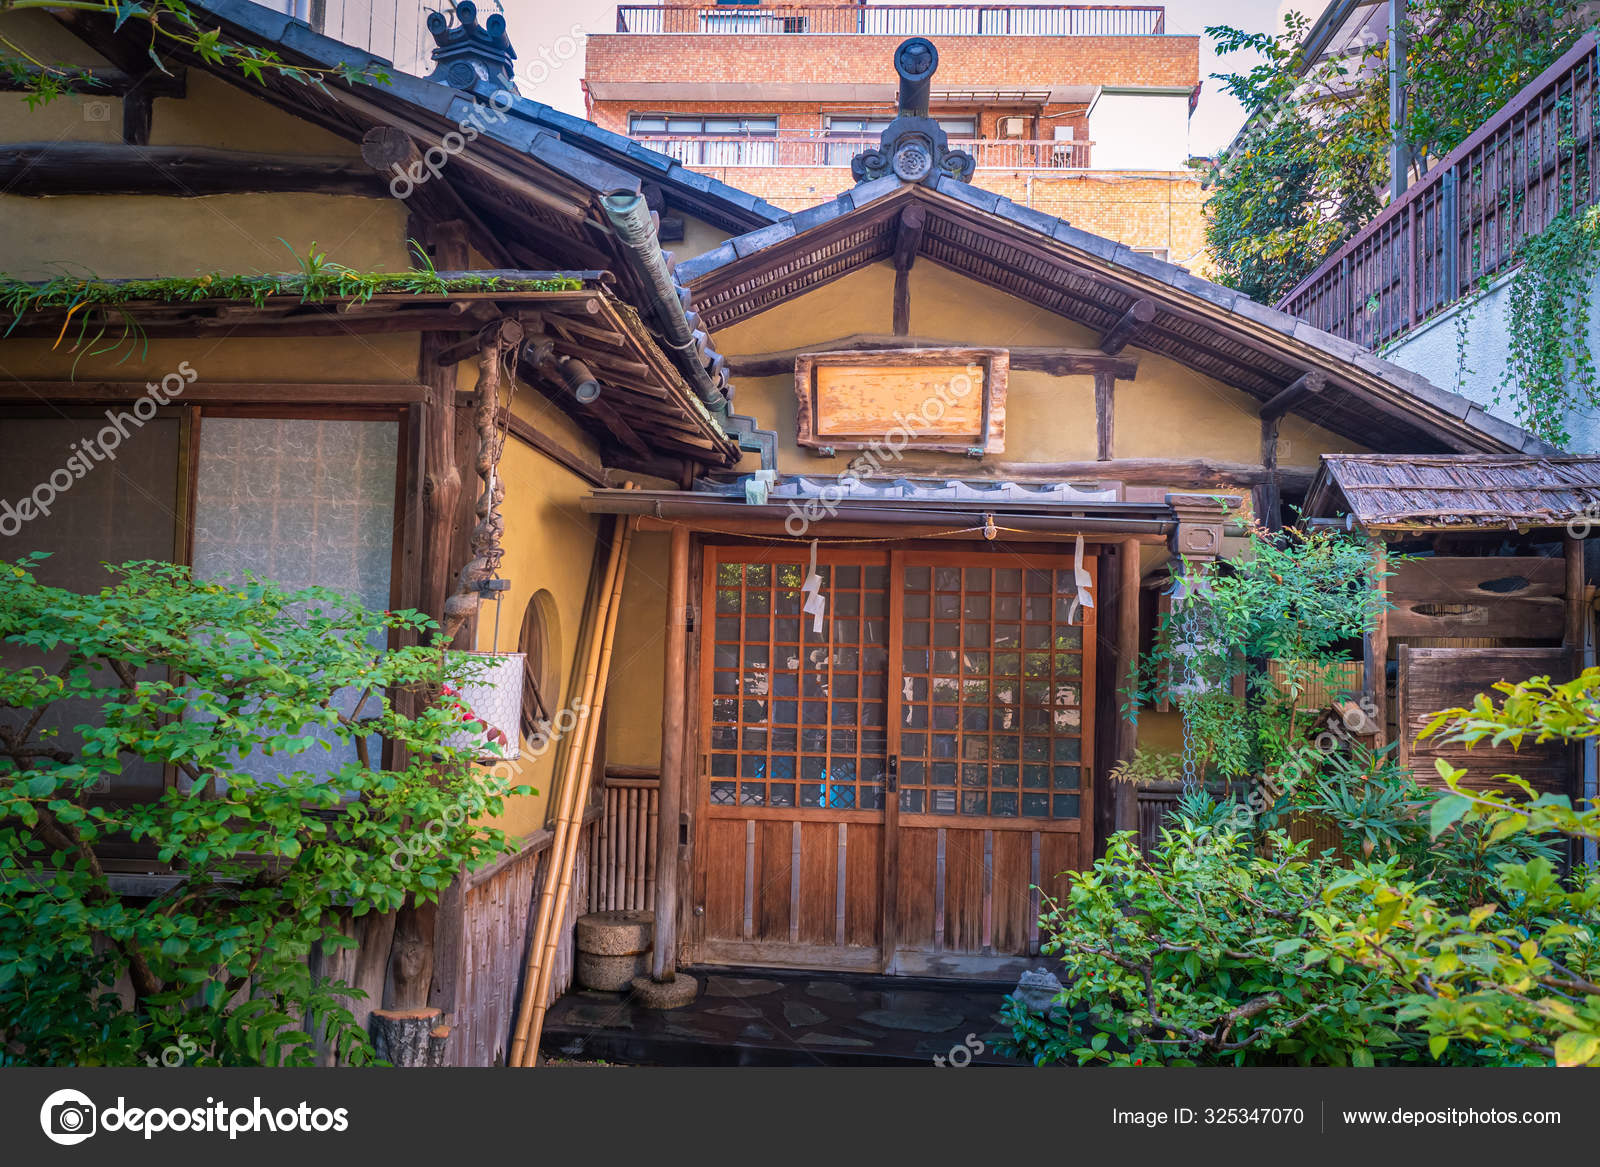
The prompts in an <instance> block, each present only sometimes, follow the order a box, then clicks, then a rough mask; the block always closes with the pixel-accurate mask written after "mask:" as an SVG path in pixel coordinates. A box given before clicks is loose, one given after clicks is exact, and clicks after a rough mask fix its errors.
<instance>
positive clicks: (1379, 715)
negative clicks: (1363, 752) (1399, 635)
mask: <svg viewBox="0 0 1600 1167" xmlns="http://www.w3.org/2000/svg"><path fill="white" fill-rule="evenodd" d="M1388 570H1389V551H1388V548H1386V547H1385V546H1384V545H1383V543H1382V541H1375V542H1374V543H1373V545H1372V573H1373V587H1374V589H1375V590H1376V591H1377V593H1378V598H1379V599H1380V600H1386V599H1387V598H1388V594H1389V581H1388V578H1387V577H1386V576H1385V575H1384V574H1383V573H1384V572H1386V571H1388ZM1362 657H1363V660H1364V663H1365V665H1366V673H1367V692H1368V693H1370V694H1371V695H1372V704H1373V707H1374V708H1373V720H1374V721H1376V722H1377V723H1378V732H1377V734H1376V735H1375V737H1374V739H1373V742H1374V744H1375V745H1376V746H1378V748H1380V749H1381V748H1383V746H1384V745H1386V744H1387V743H1388V741H1389V613H1388V610H1387V609H1385V610H1383V611H1381V612H1379V613H1378V622H1377V624H1376V625H1375V626H1374V627H1373V630H1372V631H1371V632H1369V633H1368V634H1367V636H1366V638H1365V643H1364V644H1363V645H1362ZM1400 734H1401V736H1402V737H1403V736H1404V735H1405V726H1404V725H1402V726H1401V727H1400Z"/></svg>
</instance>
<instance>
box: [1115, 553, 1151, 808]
mask: <svg viewBox="0 0 1600 1167" xmlns="http://www.w3.org/2000/svg"><path fill="white" fill-rule="evenodd" d="M1143 578H1144V573H1143V571H1142V570H1141V568H1140V564H1139V544H1138V542H1137V541H1136V540H1133V539H1128V540H1126V541H1124V542H1123V544H1122V547H1121V548H1120V549H1119V550H1118V552H1117V639H1116V652H1117V671H1116V678H1117V687H1118V689H1119V690H1120V689H1121V688H1123V687H1124V686H1126V685H1127V684H1128V682H1129V679H1130V678H1131V677H1132V676H1133V672H1134V670H1135V669H1136V668H1137V667H1138V663H1139V584H1140V582H1141V581H1142V580H1143ZM1115 707H1116V708H1117V709H1118V710H1119V715H1118V718H1117V736H1116V756H1115V757H1113V758H1109V759H1107V766H1106V769H1107V772H1109V771H1110V769H1111V767H1113V766H1116V765H1117V764H1118V763H1119V762H1124V761H1127V760H1128V759H1130V758H1132V757H1133V751H1134V746H1135V745H1136V744H1137V740H1138V736H1139V730H1138V727H1137V726H1136V725H1135V724H1134V722H1133V720H1132V719H1130V718H1128V717H1126V716H1123V715H1121V713H1120V710H1121V708H1122V700H1121V697H1120V695H1119V697H1118V698H1117V701H1116V706H1115ZM1115 797H1116V818H1115V823H1114V826H1115V829H1116V830H1118V831H1136V830H1138V829H1139V803H1138V795H1137V792H1136V791H1135V790H1134V788H1133V786H1132V784H1130V783H1127V782H1118V783H1117V784H1116V791H1115Z"/></svg>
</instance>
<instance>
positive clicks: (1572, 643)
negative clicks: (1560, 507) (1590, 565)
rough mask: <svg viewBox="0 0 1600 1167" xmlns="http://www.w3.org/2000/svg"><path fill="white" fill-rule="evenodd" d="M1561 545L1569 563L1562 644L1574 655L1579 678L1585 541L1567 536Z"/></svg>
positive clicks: (1574, 674) (1574, 667)
mask: <svg viewBox="0 0 1600 1167" xmlns="http://www.w3.org/2000/svg"><path fill="white" fill-rule="evenodd" d="M1561 544H1562V547H1563V549H1564V550H1565V552H1566V561H1567V582H1566V602H1567V622H1566V631H1565V633H1564V635H1563V637H1562V644H1563V645H1564V646H1565V647H1566V650H1567V651H1568V652H1570V653H1572V659H1573V670H1572V675H1573V676H1577V675H1578V673H1580V672H1582V671H1583V665H1582V660H1583V597H1584V587H1585V585H1584V578H1583V540H1582V539H1577V538H1574V537H1573V536H1571V535H1566V536H1564V537H1563V538H1562V540H1561Z"/></svg>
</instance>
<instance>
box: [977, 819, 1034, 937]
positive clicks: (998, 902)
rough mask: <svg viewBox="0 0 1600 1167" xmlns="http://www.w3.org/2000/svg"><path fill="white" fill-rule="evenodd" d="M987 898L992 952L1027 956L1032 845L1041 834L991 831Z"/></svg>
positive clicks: (1031, 908) (1031, 902) (1031, 916)
mask: <svg viewBox="0 0 1600 1167" xmlns="http://www.w3.org/2000/svg"><path fill="white" fill-rule="evenodd" d="M991 833H992V834H993V836H994V844H993V855H994V858H993V864H992V870H993V877H992V879H991V881H990V883H991V889H992V890H991V894H990V897H989V898H990V909H989V913H990V917H991V920H992V925H991V942H992V946H993V948H994V950H995V951H996V952H1010V953H1031V952H1033V951H1034V947H1033V931H1032V925H1033V921H1034V919H1035V918H1036V917H1037V916H1038V911H1037V910H1036V908H1035V906H1034V897H1033V892H1032V888H1033V882H1034V878H1033V843H1034V840H1035V839H1036V838H1042V833H1036V832H1033V831H994V832H991Z"/></svg>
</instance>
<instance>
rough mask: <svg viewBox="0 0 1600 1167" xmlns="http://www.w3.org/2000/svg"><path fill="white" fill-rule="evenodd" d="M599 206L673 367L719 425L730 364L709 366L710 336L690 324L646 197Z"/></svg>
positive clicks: (613, 199) (619, 196)
mask: <svg viewBox="0 0 1600 1167" xmlns="http://www.w3.org/2000/svg"><path fill="white" fill-rule="evenodd" d="M600 207H601V210H603V211H604V212H605V215H606V218H607V219H609V220H610V221H611V228H612V230H613V231H614V232H615V233H616V236H617V239H618V241H619V242H621V244H622V247H623V253H624V256H625V258H626V260H627V263H628V265H629V267H630V268H631V269H632V271H633V274H634V275H635V276H637V277H638V278H639V282H640V283H642V284H643V285H644V288H645V292H646V295H647V296H648V297H649V299H650V307H651V309H652V315H653V316H654V317H655V323H656V325H657V327H659V328H660V330H661V334H662V338H663V340H664V341H665V344H666V349H667V352H668V353H669V354H670V355H671V357H672V360H673V363H674V364H676V365H677V366H678V370H679V371H680V372H681V373H682V374H683V376H684V379H685V380H686V381H688V382H689V384H690V386H691V387H692V388H693V389H694V391H695V393H696V395H697V396H698V397H699V398H700V400H701V401H702V402H704V403H705V406H706V408H707V409H709V410H710V411H711V413H712V414H713V415H714V416H715V417H717V418H718V419H719V420H722V419H725V418H726V417H727V414H728V393H727V388H728V372H727V367H726V364H725V363H724V362H722V361H720V360H718V361H715V362H714V363H713V364H712V366H711V367H710V368H707V366H706V363H705V362H706V357H705V355H704V354H705V352H706V334H705V333H704V332H703V331H701V330H700V329H697V328H695V326H694V322H693V321H691V320H690V319H689V311H688V307H687V305H686V304H685V303H684V301H685V300H686V299H687V295H686V294H685V293H684V291H683V290H682V289H681V288H679V286H678V284H677V282H676V281H675V280H673V278H672V272H671V271H670V270H669V269H668V268H667V258H666V256H664V255H662V254H661V242H660V240H658V239H657V238H656V228H655V223H654V222H652V220H651V217H650V208H649V207H648V206H646V205H645V201H644V196H643V195H641V194H638V193H635V192H630V191H621V192H618V193H616V194H608V195H605V196H603V197H602V198H601V199H600Z"/></svg>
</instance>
